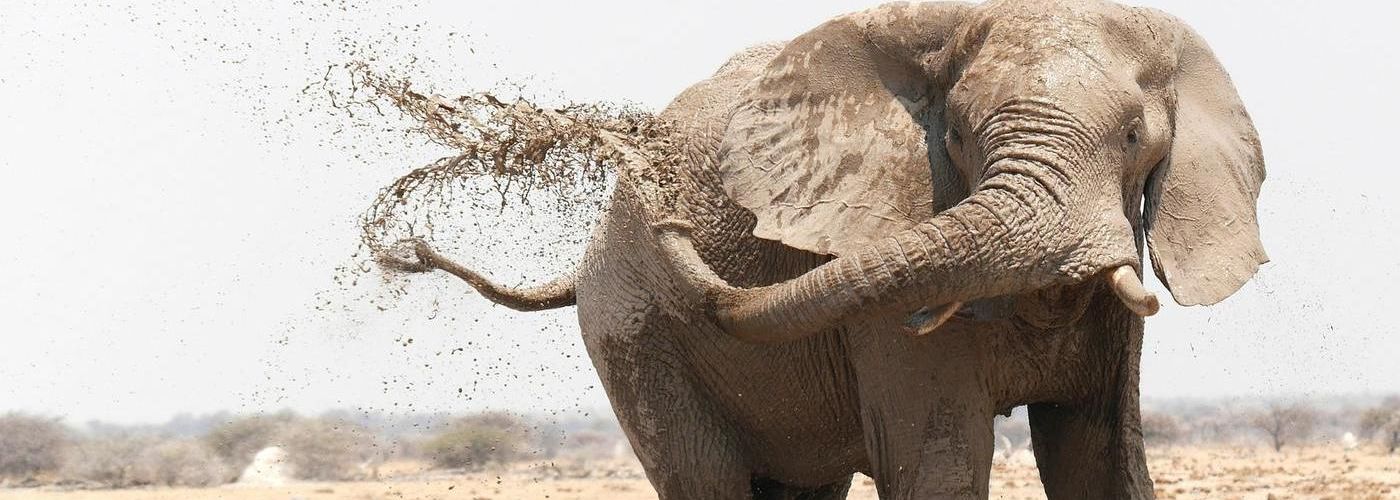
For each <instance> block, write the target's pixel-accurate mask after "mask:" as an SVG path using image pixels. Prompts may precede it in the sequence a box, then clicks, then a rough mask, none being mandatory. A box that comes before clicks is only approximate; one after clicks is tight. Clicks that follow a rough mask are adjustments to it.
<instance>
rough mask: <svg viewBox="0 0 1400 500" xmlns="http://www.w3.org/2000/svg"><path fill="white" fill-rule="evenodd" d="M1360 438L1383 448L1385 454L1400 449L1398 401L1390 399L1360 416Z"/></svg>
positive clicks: (1399, 400)
mask: <svg viewBox="0 0 1400 500" xmlns="http://www.w3.org/2000/svg"><path fill="white" fill-rule="evenodd" d="M1360 420H1361V422H1360V427H1361V429H1360V430H1361V436H1362V437H1364V438H1367V439H1372V440H1375V441H1376V442H1378V443H1380V445H1381V446H1384V447H1385V449H1386V453H1395V450H1397V449H1400V399H1397V398H1390V399H1387V400H1386V401H1385V402H1384V403H1381V405H1380V406H1377V407H1375V408H1371V409H1369V410H1366V411H1365V412H1363V413H1362V414H1361V419H1360Z"/></svg>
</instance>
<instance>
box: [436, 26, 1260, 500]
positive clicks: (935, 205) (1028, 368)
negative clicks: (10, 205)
mask: <svg viewBox="0 0 1400 500" xmlns="http://www.w3.org/2000/svg"><path fill="white" fill-rule="evenodd" d="M663 117H664V118H667V119H670V120H673V121H674V122H675V123H676V124H677V127H679V128H680V129H681V130H683V131H684V132H685V134H684V135H685V136H686V137H689V138H690V140H689V141H688V142H687V146H688V147H689V149H688V150H687V151H686V157H687V158H688V161H685V162H682V164H679V165H650V164H647V163H646V160H644V159H643V158H642V156H640V155H634V158H633V161H632V163H631V164H629V165H627V166H625V167H624V169H623V172H622V175H621V176H620V178H621V180H620V181H619V185H618V189H617V192H616V194H615V196H614V199H613V200H612V207H611V210H610V211H609V212H608V215H607V216H606V218H605V219H604V220H602V221H601V223H600V225H599V226H598V228H597V230H596V233H595V235H594V238H593V241H592V244H591V245H590V246H589V248H588V251H587V254H586V255H585V257H584V259H583V262H582V264H581V265H580V267H579V269H578V270H577V272H576V274H575V275H574V276H572V277H570V278H564V279H562V280H560V281H558V282H555V283H551V284H549V285H546V286H542V287H537V288H531V289H521V290H510V289H506V288H502V287H500V286H498V285H495V284H492V283H490V282H488V281H486V280H485V279H484V278H482V277H481V276H479V275H476V274H475V273H472V272H471V271H470V270H467V269H465V268H463V267H461V266H458V265H456V264H454V263H452V262H451V261H449V260H447V259H446V258H443V257H441V256H439V255H437V254H434V253H432V252H431V250H428V249H420V252H419V258H420V261H421V262H420V265H421V266H422V267H423V268H425V269H426V268H439V269H444V270H447V271H449V272H452V273H454V274H457V275H459V276H461V277H463V278H465V279H467V280H468V281H470V282H471V283H472V284H473V285H474V286H476V287H477V288H479V289H481V290H483V292H485V293H486V295H487V296H488V297H490V298H491V299H492V300H495V301H497V302H500V303H503V304H506V305H509V306H511V307H515V308H517V309H541V308H549V307H559V306H564V305H569V304H572V303H574V302H577V305H578V313H579V324H580V326H581V328H582V331H583V336H584V340H585V342H586V344H587V346H588V351H589V354H590V355H591V356H592V359H593V362H594V365H595V366H596V367H597V370H598V373H599V375H600V376H601V377H602V380H603V383H604V386H605V387H606V388H607V393H608V396H609V398H610V399H611V401H612V405H613V408H614V410H616V412H617V415H618V417H619V419H620V420H621V423H622V426H623V428H624V429H626V431H627V435H628V437H629V439H630V440H631V442H632V445H633V447H634V448H635V450H636V451H637V453H638V455H639V456H640V458H641V460H642V464H643V465H644V466H645V468H646V471H647V476H648V478H649V479H650V480H651V482H652V484H654V485H655V486H656V488H657V490H658V492H659V493H660V495H661V498H663V499H678V498H696V499H715V498H750V497H752V498H812V499H819V498H844V497H845V492H846V490H847V488H848V486H849V483H850V480H851V474H852V473H853V472H856V471H860V472H863V473H866V474H868V475H870V476H871V477H873V478H874V479H875V481H876V484H877V485H878V489H879V492H880V496H881V498H889V499H905V498H944V497H950V498H966V497H973V498H985V497H986V496H987V494H988V474H989V470H990V466H991V457H992V448H993V434H992V419H993V416H994V415H995V414H997V413H998V412H1004V411H1007V410H1009V409H1010V408H1012V407H1014V406H1018V405H1029V407H1030V421H1031V427H1032V431H1033V437H1034V451H1035V455H1036V460H1037V463H1038V464H1039V466H1040V474H1041V478H1042V480H1043V481H1044V484H1045V488H1046V493H1047V494H1048V495H1049V496H1050V497H1051V498H1070V499H1079V498H1129V497H1132V498H1142V497H1151V496H1152V482H1151V480H1150V478H1149V477H1148V473H1147V466H1146V463H1145V459H1144V456H1143V441H1142V432H1141V428H1140V423H1139V415H1138V376H1139V356H1140V354H1141V347H1142V336H1143V321H1142V319H1141V318H1140V317H1139V316H1138V315H1137V314H1134V312H1133V311H1138V312H1139V313H1140V314H1151V313H1152V312H1154V311H1155V307H1156V303H1155V302H1153V301H1152V300H1155V299H1153V298H1151V297H1150V296H1144V295H1143V294H1144V292H1142V291H1141V285H1140V282H1139V281H1138V280H1139V275H1138V270H1140V269H1141V268H1142V263H1143V259H1142V257H1141V255H1142V250H1143V248H1142V246H1143V241H1144V237H1145V240H1146V243H1147V246H1148V248H1149V249H1150V253H1151V255H1152V262H1153V267H1154V269H1155V270H1156V272H1157V274H1158V276H1159V277H1161V279H1162V280H1163V282H1165V283H1166V284H1167V285H1168V287H1169V288H1170V289H1171V291H1172V294H1173V296H1174V297H1175V298H1176V299H1177V302H1180V303H1182V304H1186V305H1195V304H1210V303H1214V302H1217V301H1219V300H1222V299H1223V298H1225V297H1226V296H1228V295H1230V294H1231V293H1233V292H1234V291H1235V290H1236V289H1238V288H1239V287H1240V286H1241V285H1242V284H1243V283H1244V282H1245V281H1246V280H1248V279H1249V277H1250V276H1252V275H1253V273H1254V271H1255V270H1256V269H1257V267H1258V265H1259V264H1261V263H1263V262H1265V261H1266V257H1265V256H1264V252H1263V250H1262V248H1261V247H1260V245H1259V240H1258V228H1257V225H1256V222H1255V220H1256V219H1255V202H1256V198H1257V196H1258V192H1259V186H1260V183H1261V182H1262V181H1263V177H1264V170H1263V163H1262V155H1261V152H1260V149H1259V143H1258V138H1257V136H1256V133H1255V131H1254V128H1253V125H1252V124H1251V122H1250V119H1249V117H1248V115H1247V114H1246V113H1245V111H1244V108H1243V106H1242V104H1241V103H1240V100H1239V98H1238V96H1237V95H1236V92H1235V90H1234V88H1233V86H1232V85H1231V83H1230V80H1229V77H1228V76H1226V74H1225V72H1224V70H1223V69H1222V68H1221V67H1220V66H1219V64H1218V62H1217V61H1216V59H1215V58H1214V56H1213V55H1212V54H1211V53H1210V51H1209V49H1208V48H1207V47H1206V46H1205V44H1204V42H1203V41H1202V40H1201V39H1200V38H1199V37H1198V36H1197V35H1196V34H1195V33H1194V32H1192V31H1191V30H1190V29H1189V28H1187V27H1185V26H1184V25H1182V24H1181V23H1180V22H1179V21H1177V20H1175V19H1174V18H1171V17H1169V16H1167V15H1165V14H1162V13H1160V12H1157V11H1153V10H1149V9H1135V8H1127V7H1123V6H1119V5H1116V4H1110V3H1103V2H1096V1H1070V0H1066V1H1035V0H1024V1H997V2H991V3H988V4H984V5H971V4H963V3H942V2H940V3H927V4H916V5H908V4H894V5H887V6H882V7H879V8H875V9H872V10H869V11H865V12H860V13H855V14H851V15H846V16H842V17H839V18H836V19H834V20H832V21H830V22H828V23H826V24H823V25H821V26H819V27H817V28H815V29H813V30H812V31H810V32H808V33H806V34H804V35H802V36H800V37H798V38H796V39H794V40H792V41H790V42H787V43H786V44H777V45H772V46H764V47H756V48H753V49H750V50H748V51H745V52H744V53H742V54H740V55H738V56H736V57H735V58H734V59H733V60H731V61H730V62H729V63H727V64H726V65H725V66H724V67H722V68H721V69H720V70H719V72H718V73H716V74H715V76H714V77H713V78H711V79H709V80H706V81H704V82H701V83H699V84H697V85H695V86H694V87H692V88H690V89H689V90H687V91H686V92H684V93H683V94H682V95H680V96H679V97H678V98H677V99H676V100H675V102H673V103H672V104H671V106H670V107H668V108H667V109H666V111H665V112H664V113H663ZM656 178H668V179H669V178H675V179H676V180H678V181H679V182H677V183H671V184H658V183H656V182H654V181H655V180H656ZM658 190H660V191H664V192H662V193H659V194H658V192H657V191H658ZM658 199H670V200H673V201H670V202H667V203H665V204H664V205H665V206H661V204H659V202H657V201H656V200H658ZM1123 266H1128V267H1126V268H1125V267H1123ZM1115 270H1120V271H1119V272H1120V274H1119V275H1118V278H1119V279H1120V280H1121V281H1109V280H1105V279H1102V278H1103V277H1105V276H1107V275H1109V274H1110V273H1112V272H1114V271H1115ZM1115 291H1117V292H1118V294H1117V295H1118V296H1115V293H1114V292H1115ZM1119 297H1122V299H1121V300H1120V298H1119ZM958 305H961V306H962V307H961V308H958V307H957V306H958ZM953 311H956V314H951V315H949V314H941V313H943V312H948V313H952V312H953ZM944 320H946V322H944ZM935 327H936V329H935ZM930 330H932V331H931V333H929V332H930ZM915 332H922V333H928V334H927V335H911V333H915Z"/></svg>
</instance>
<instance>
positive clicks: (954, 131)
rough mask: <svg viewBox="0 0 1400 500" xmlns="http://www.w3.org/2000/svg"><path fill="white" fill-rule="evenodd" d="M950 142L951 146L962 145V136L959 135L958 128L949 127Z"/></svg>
mask: <svg viewBox="0 0 1400 500" xmlns="http://www.w3.org/2000/svg"><path fill="white" fill-rule="evenodd" d="M948 142H949V143H950V144H954V145H957V144H962V134H959V133H958V128H957V127H948Z"/></svg>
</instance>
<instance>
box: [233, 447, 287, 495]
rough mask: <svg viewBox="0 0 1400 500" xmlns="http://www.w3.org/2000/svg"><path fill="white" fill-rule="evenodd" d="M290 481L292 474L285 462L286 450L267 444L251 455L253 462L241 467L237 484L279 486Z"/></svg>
mask: <svg viewBox="0 0 1400 500" xmlns="http://www.w3.org/2000/svg"><path fill="white" fill-rule="evenodd" d="M290 482H292V474H291V471H290V467H289V466H288V464H287V452H286V450H283V449H282V448H280V447H277V446H269V447H267V448H263V449H262V451H259V452H258V454H257V455H253V463H251V464H248V468H246V469H243V474H241V475H239V476H238V482H237V484H240V485H250V486H281V485H284V484H287V483H290Z"/></svg>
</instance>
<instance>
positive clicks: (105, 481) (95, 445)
mask: <svg viewBox="0 0 1400 500" xmlns="http://www.w3.org/2000/svg"><path fill="white" fill-rule="evenodd" d="M154 444H155V440H154V439H151V438H146V437H137V436H132V435H112V436H99V437H91V438H87V439H83V440H80V441H78V442H77V443H76V444H75V445H74V446H72V447H70V448H69V449H68V453H67V456H66V458H65V460H64V463H63V472H62V475H63V477H65V478H68V479H77V480H82V481H90V482H95V483H99V484H102V485H104V486H107V487H110V488H124V487H127V486H134V485H137V484H140V482H139V480H140V477H138V475H137V474H136V464H137V462H138V460H139V459H140V458H141V455H142V453H143V452H144V451H145V450H146V449H147V448H150V447H152V446H153V445H154Z"/></svg>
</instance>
